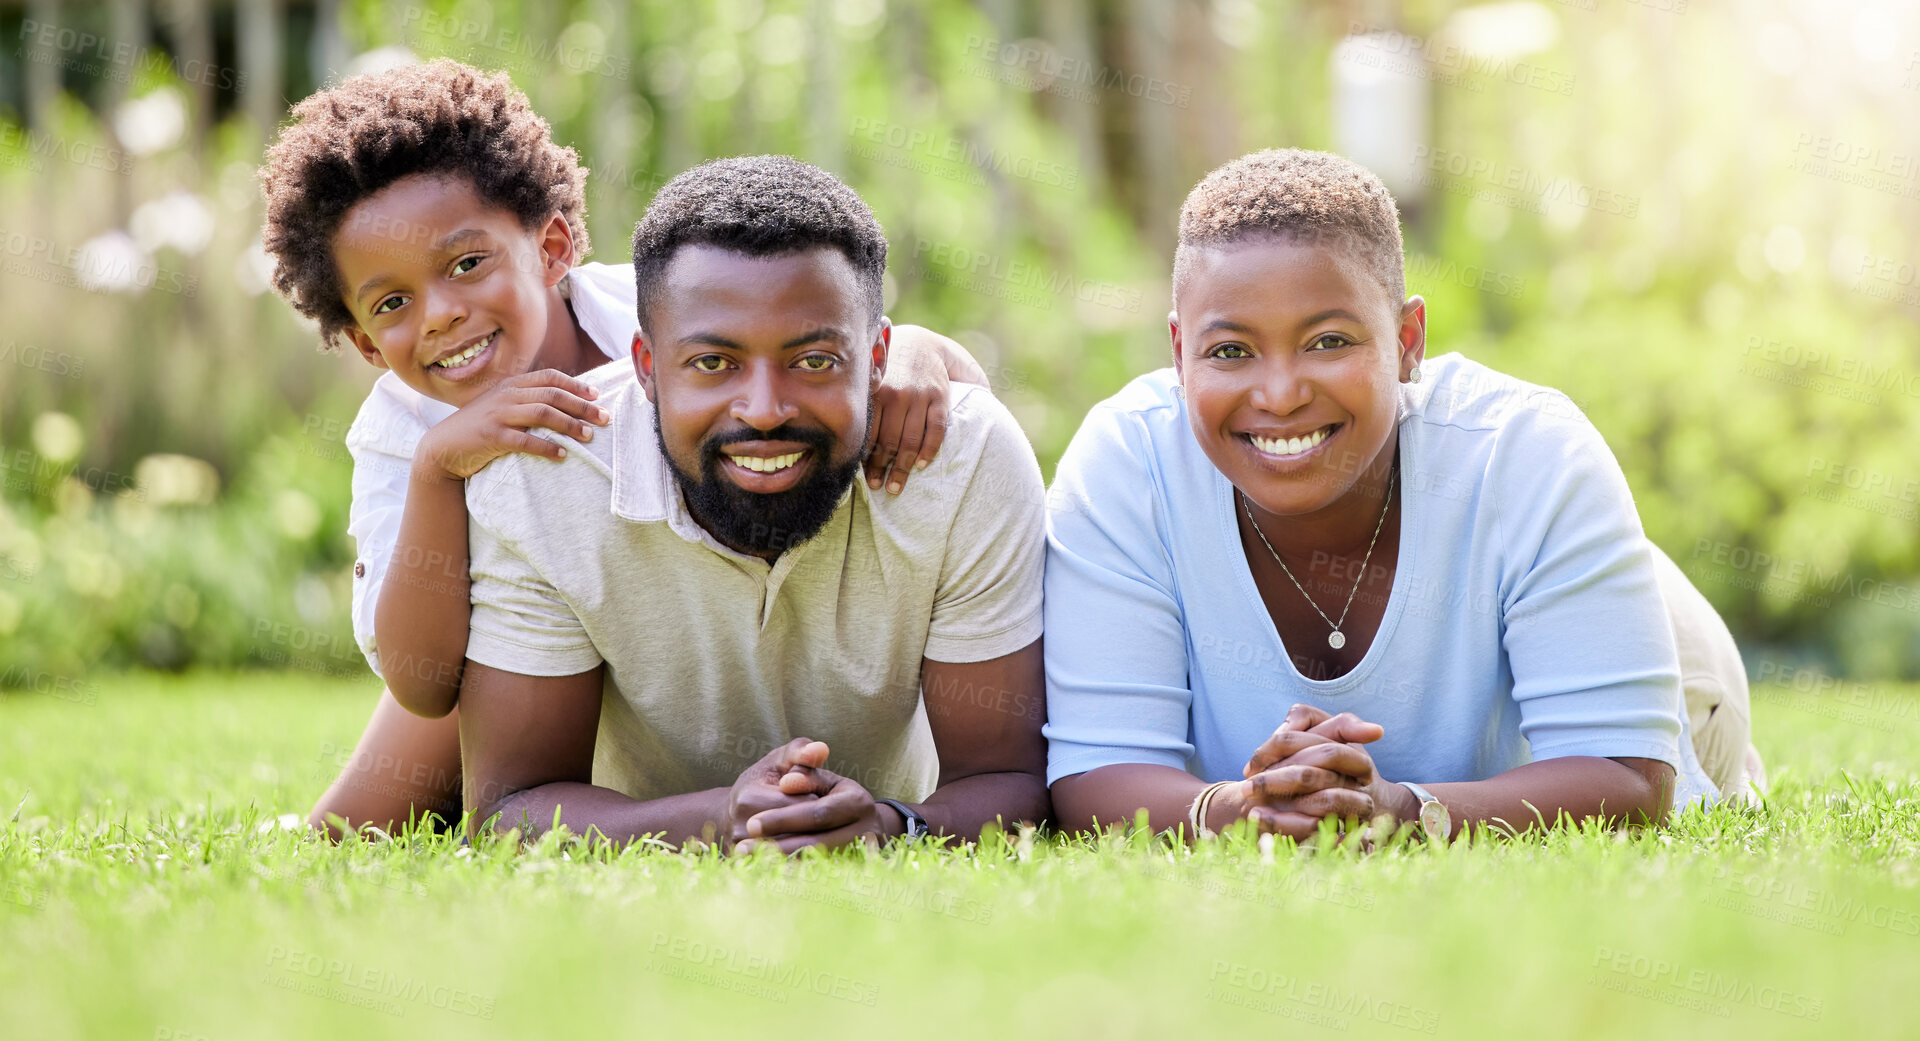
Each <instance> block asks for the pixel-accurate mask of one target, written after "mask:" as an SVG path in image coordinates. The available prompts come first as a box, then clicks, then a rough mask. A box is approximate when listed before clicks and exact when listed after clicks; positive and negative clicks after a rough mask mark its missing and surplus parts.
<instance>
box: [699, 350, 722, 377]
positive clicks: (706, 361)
mask: <svg viewBox="0 0 1920 1041" xmlns="http://www.w3.org/2000/svg"><path fill="white" fill-rule="evenodd" d="M691 364H692V365H693V368H694V371H696V372H706V373H714V372H719V371H720V370H722V369H724V368H726V367H727V359H725V358H722V357H720V356H719V355H718V354H702V355H701V356H700V357H698V358H695V359H693V361H692V362H691Z"/></svg>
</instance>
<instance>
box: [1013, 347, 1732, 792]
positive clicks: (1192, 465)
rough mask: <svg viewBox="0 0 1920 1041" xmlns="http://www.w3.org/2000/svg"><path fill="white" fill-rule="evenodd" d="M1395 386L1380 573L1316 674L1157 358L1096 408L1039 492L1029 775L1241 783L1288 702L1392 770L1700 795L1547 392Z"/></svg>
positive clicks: (1591, 459)
mask: <svg viewBox="0 0 1920 1041" xmlns="http://www.w3.org/2000/svg"><path fill="white" fill-rule="evenodd" d="M1422 370H1423V373H1424V375H1425V376H1426V379H1425V380H1424V381H1423V382H1421V383H1418V384H1403V385H1401V386H1400V391H1401V395H1402V397H1401V405H1400V410H1401V422H1400V431H1399V438H1400V441H1399V459H1400V482H1401V484H1400V486H1401V502H1402V509H1401V522H1400V524H1401V528H1400V551H1399V560H1398V565H1397V568H1396V571H1395V574H1394V580H1393V590H1392V592H1391V594H1390V595H1389V598H1388V601H1387V608H1386V615H1385V617H1383V618H1382V620H1381V622H1380V628H1379V632H1378V633H1377V634H1376V635H1375V636H1374V639H1373V644H1372V646H1370V647H1369V648H1368V649H1367V653H1366V655H1365V657H1364V658H1362V659H1361V661H1360V663H1359V664H1358V665H1357V666H1355V667H1354V668H1353V670H1352V671H1351V672H1348V673H1347V674H1346V675H1344V676H1340V677H1338V678H1336V679H1330V680H1312V679H1308V678H1306V677H1304V676H1302V675H1301V674H1300V673H1299V671H1298V670H1296V669H1295V668H1294V666H1293V663H1292V661H1291V659H1290V658H1289V656H1288V654H1287V652H1286V650H1285V648H1284V647H1283V646H1282V645H1281V641H1280V636H1279V634H1278V632H1276V631H1275V629H1274V626H1273V621H1272V618H1271V617H1270V616H1269V615H1268V613H1267V609H1266V605H1265V604H1264V603H1263V602H1262V601H1261V598H1260V593H1259V591H1258V589H1256V588H1255V586H1254V582H1253V574H1252V572H1251V571H1250V570H1249V569H1248V566H1247V559H1246V555H1245V553H1244V551H1243V550H1242V548H1241V543H1240V535H1239V529H1238V527H1237V524H1236V521H1235V517H1234V509H1235V506H1234V502H1235V500H1234V491H1233V485H1232V484H1231V483H1230V482H1229V481H1228V480H1227V479H1226V477H1225V475H1223V474H1221V473H1220V471H1219V470H1217V469H1215V468H1214V465H1213V463H1212V462H1211V461H1210V460H1209V459H1208V458H1207V457H1206V454H1205V453H1204V452H1202V451H1201V449H1200V445H1199V444H1198V442H1197V441H1196V440H1195V439H1194V435H1193V432H1192V430H1191V429H1190V428H1189V426H1188V418H1187V411H1186V403H1185V401H1184V399H1183V398H1182V397H1180V395H1179V394H1178V393H1176V386H1177V382H1178V381H1177V379H1176V377H1175V375H1174V371H1173V370H1172V369H1163V370H1161V371H1159V372H1154V373H1149V374H1147V375H1145V376H1141V377H1140V378H1138V379H1136V380H1134V381H1133V382H1132V383H1130V384H1128V385H1127V387H1126V388H1125V389H1123V390H1122V391H1121V392H1120V393H1118V394H1116V395H1114V396H1113V397H1112V398H1109V399H1108V400H1106V401H1104V402H1102V403H1100V404H1099V405H1097V406H1095V407H1094V409H1093V411H1092V412H1091V413H1089V414H1088V416H1087V419H1086V422H1085V423H1083V424H1082V425H1081V427H1080V430H1079V432H1078V433H1077V434H1075V435H1074V438H1073V442H1072V444H1071V445H1069V446H1068V448H1067V452H1066V455H1065V456H1064V457H1063V458H1062V459H1061V461H1060V466H1059V469H1058V471H1057V474H1056V476H1055V480H1054V484H1053V488H1052V489H1051V491H1050V492H1049V513H1048V532H1047V574H1046V634H1047V636H1046V666H1047V718H1048V723H1047V727H1046V735H1047V739H1048V746H1047V747H1048V751H1047V783H1049V784H1052V783H1053V782H1054V781H1057V780H1059V779H1060V778H1062V777H1066V776H1069V775H1072V774H1077V773H1082V772H1085V771H1087V770H1092V769H1095V768H1096V767H1101V766H1111V765H1114V764H1118V763H1157V764H1161V765H1165V766H1172V767H1177V768H1179V769H1183V770H1186V771H1188V772H1189V773H1192V774H1194V775H1195V776H1197V777H1199V778H1201V779H1203V780H1207V781H1217V780H1228V779H1237V778H1239V777H1240V776H1241V768H1242V767H1243V766H1245V764H1246V762H1247V758H1248V757H1249V756H1250V755H1251V754H1252V753H1253V750H1254V749H1255V748H1256V747H1258V746H1259V744H1260V743H1261V742H1262V741H1264V740H1265V739H1266V738H1267V737H1268V735H1270V734H1272V733H1273V730H1274V728H1275V727H1277V726H1279V725H1280V722H1281V721H1282V720H1283V719H1284V718H1285V717H1286V714H1287V710H1288V708H1290V707H1291V706H1292V705H1293V704H1294V703H1295V702H1305V703H1308V704H1312V705H1316V706H1319V707H1320V708H1324V709H1326V710H1327V711H1329V712H1341V711H1351V712H1353V713H1355V714H1357V715H1358V716H1360V717H1361V718H1362V719H1366V720H1369V721H1371V722H1375V723H1379V724H1380V725H1381V726H1383V727H1384V728H1385V729H1386V736H1385V737H1383V738H1381V740H1379V741H1378V742H1375V743H1374V744H1372V745H1369V746H1367V748H1368V751H1369V752H1370V753H1371V754H1372V756H1373V760H1374V763H1375V765H1376V767H1377V768H1378V769H1379V771H1380V775H1381V776H1382V777H1385V778H1386V779H1388V780H1392V781H1403V780H1404V781H1416V782H1446V781H1476V780H1482V779H1485V778H1488V777H1491V776H1493V775H1495V774H1498V773H1502V772H1504V771H1506V770H1510V769H1512V768H1514V767H1516V766H1521V765H1523V764H1525V763H1528V762H1532V761H1534V760H1539V759H1551V758H1555V757H1558V756H1570V755H1579V756H1607V757H1615V756H1635V757H1641V758H1647V759H1658V760H1662V761H1664V762H1666V763H1669V764H1671V765H1672V766H1673V767H1674V771H1675V775H1676V776H1675V793H1674V794H1675V803H1676V805H1680V804H1684V803H1686V802H1688V801H1691V800H1692V799H1694V798H1697V797H1703V796H1704V797H1705V798H1707V799H1708V800H1709V801H1711V800H1712V799H1714V798H1715V797H1716V795H1715V788H1714V786H1713V784H1712V782H1711V781H1710V780H1709V779H1708V778H1707V776H1706V774H1705V772H1704V771H1703V770H1701V768H1700V764H1699V762H1698V760H1697V759H1696V758H1695V756H1694V752H1693V746H1692V742H1691V740H1690V738H1689V735H1688V733H1687V720H1686V712H1685V710H1684V708H1683V706H1682V701H1681V688H1680V666H1679V659H1678V655H1677V652H1676V650H1675V646H1674V637H1673V633H1672V630H1671V628H1670V627H1669V623H1668V618H1667V610H1666V606H1665V602H1664V601H1663V600H1662V598H1661V594H1660V590H1659V587H1658V584H1657V580H1656V577H1655V572H1654V566H1655V564H1654V556H1653V554H1654V553H1656V552H1657V550H1655V549H1654V548H1653V547H1652V545H1651V544H1650V543H1648V542H1647V539H1646V536H1645V533H1644V532H1643V531H1642V530H1641V527H1640V519H1639V515H1638V513H1637V512H1636V511H1635V509H1634V505H1633V497H1632V495H1631V493H1630V492H1629V491H1628V489H1627V483H1626V479H1625V477H1624V476H1623V475H1622V474H1621V472H1620V466H1619V464H1618V463H1617V462H1615V460H1614V458H1613V453H1612V452H1611V451H1609V450H1608V448H1607V445H1606V442H1605V441H1604V440H1603V439H1602V438H1601V436H1600V433H1599V431H1597V430H1595V429H1594V427H1593V424H1592V423H1590V422H1589V421H1588V420H1587V418H1586V417H1585V416H1584V415H1582V414H1581V412H1580V410H1579V409H1578V408H1577V407H1575V406H1574V404H1573V402H1572V401H1571V400H1569V399H1568V398H1567V397H1566V395H1564V394H1561V393H1559V392H1558V391H1554V390H1549V389H1546V388H1543V387H1538V386H1534V385H1532V384H1529V383H1525V382H1522V381H1520V380H1517V379H1514V378H1512V377H1509V376H1506V375H1503V374H1501V373H1498V372H1495V371H1493V370H1492V369H1489V368H1487V367H1486V366H1484V365H1481V364H1479V363H1477V362H1473V361H1470V360H1468V359H1466V358H1464V357H1461V356H1460V355H1458V354H1448V355H1444V356H1442V357H1439V358H1432V359H1429V360H1427V361H1426V362H1425V363H1424V364H1423V365H1422Z"/></svg>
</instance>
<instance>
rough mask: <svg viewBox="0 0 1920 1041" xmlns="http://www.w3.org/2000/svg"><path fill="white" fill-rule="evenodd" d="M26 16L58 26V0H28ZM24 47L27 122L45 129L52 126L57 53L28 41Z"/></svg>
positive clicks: (57, 90)
mask: <svg viewBox="0 0 1920 1041" xmlns="http://www.w3.org/2000/svg"><path fill="white" fill-rule="evenodd" d="M27 17H28V18H29V19H30V20H32V21H33V22H34V23H35V24H38V25H58V24H59V22H60V4H59V0H32V3H30V4H29V5H28V6H27ZM27 46H28V48H30V49H29V50H27V51H25V53H24V56H26V57H27V59H28V60H27V63H26V65H27V69H26V72H27V122H28V125H30V126H33V127H35V128H37V129H40V130H47V129H50V128H51V127H52V125H53V99H54V97H55V95H57V94H59V93H60V55H59V52H58V51H57V50H55V49H53V48H51V47H49V48H38V47H36V46H35V45H34V44H33V43H31V42H28V45H27ZM36 52H38V53H36Z"/></svg>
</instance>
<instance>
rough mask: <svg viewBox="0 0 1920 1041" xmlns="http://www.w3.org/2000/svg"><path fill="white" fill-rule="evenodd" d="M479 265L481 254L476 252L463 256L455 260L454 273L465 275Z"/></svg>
mask: <svg viewBox="0 0 1920 1041" xmlns="http://www.w3.org/2000/svg"><path fill="white" fill-rule="evenodd" d="M479 266H480V254H478V253H475V254H473V255H472V256H470V257H461V258H460V259H459V260H456V261H454V262H453V273H454V274H456V275H464V274H466V273H467V272H469V271H472V270H473V269H474V268H477V267H479Z"/></svg>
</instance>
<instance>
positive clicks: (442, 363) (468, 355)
mask: <svg viewBox="0 0 1920 1041" xmlns="http://www.w3.org/2000/svg"><path fill="white" fill-rule="evenodd" d="M498 335H500V330H498V329H495V330H494V331H493V332H490V333H488V334H487V338H486V339H484V340H481V341H480V342H479V343H476V344H474V345H473V346H471V347H469V348H467V349H466V350H464V351H461V352H460V353H459V354H456V355H454V356H453V357H451V358H442V359H440V360H439V361H437V362H434V364H435V365H437V366H439V367H440V368H443V369H457V368H459V367H460V366H462V365H465V364H466V363H468V362H470V361H472V360H473V359H475V358H478V357H479V356H480V352H481V351H484V350H486V349H487V345H488V344H490V343H492V342H493V338H494V337H496V336H498Z"/></svg>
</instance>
